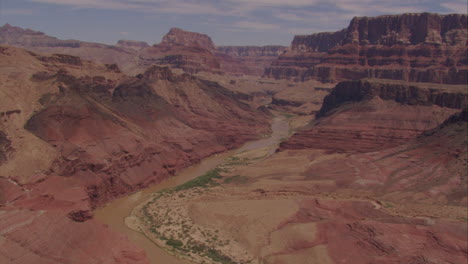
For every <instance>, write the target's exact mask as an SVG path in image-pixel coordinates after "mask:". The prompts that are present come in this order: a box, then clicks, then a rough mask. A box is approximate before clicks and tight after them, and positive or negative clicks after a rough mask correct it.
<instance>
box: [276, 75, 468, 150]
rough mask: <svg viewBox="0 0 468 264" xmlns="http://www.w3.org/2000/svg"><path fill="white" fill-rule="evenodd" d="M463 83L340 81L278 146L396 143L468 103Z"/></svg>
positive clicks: (341, 147)
mask: <svg viewBox="0 0 468 264" xmlns="http://www.w3.org/2000/svg"><path fill="white" fill-rule="evenodd" d="M467 96H468V95H467V91H466V87H465V86H463V85H462V86H450V85H443V86H441V85H431V84H421V83H406V82H399V81H382V80H375V79H374V80H361V81H345V82H341V83H339V84H338V85H337V86H336V87H335V88H334V89H333V90H332V91H331V93H330V94H329V95H327V96H326V97H325V99H324V102H323V105H322V108H321V109H320V111H319V112H318V114H317V116H318V117H319V118H317V119H316V120H315V121H313V122H312V123H311V124H310V125H309V126H308V127H306V128H304V129H303V130H302V131H300V132H298V133H296V134H295V135H294V136H293V137H292V138H291V139H290V140H288V141H287V142H284V143H283V144H282V145H281V148H282V149H307V148H318V149H327V150H330V151H351V152H368V151H376V150H380V149H383V148H388V147H394V146H397V145H400V144H403V143H405V142H407V141H408V140H410V139H413V138H416V137H417V136H418V135H420V134H422V133H423V132H424V131H426V130H429V129H433V128H435V127H437V126H439V125H440V124H441V123H442V122H444V121H445V120H446V119H447V118H448V117H449V116H450V115H452V114H454V113H456V112H460V111H461V109H463V108H466V107H467V102H468V97H467Z"/></svg>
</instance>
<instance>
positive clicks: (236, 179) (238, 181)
mask: <svg viewBox="0 0 468 264" xmlns="http://www.w3.org/2000/svg"><path fill="white" fill-rule="evenodd" d="M248 180H249V178H247V177H245V176H240V175H234V176H232V177H228V178H226V179H224V181H223V182H224V183H234V184H243V183H246V182H247V181H248Z"/></svg>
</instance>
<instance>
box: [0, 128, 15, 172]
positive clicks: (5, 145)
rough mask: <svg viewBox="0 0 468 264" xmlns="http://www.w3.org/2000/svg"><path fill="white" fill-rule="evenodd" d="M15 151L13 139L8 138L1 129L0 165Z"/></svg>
mask: <svg viewBox="0 0 468 264" xmlns="http://www.w3.org/2000/svg"><path fill="white" fill-rule="evenodd" d="M12 151H13V149H12V147H11V141H10V140H8V138H7V136H6V134H5V133H4V132H3V131H0V165H2V163H4V162H6V161H7V159H8V155H9V154H10V153H11V152H12Z"/></svg>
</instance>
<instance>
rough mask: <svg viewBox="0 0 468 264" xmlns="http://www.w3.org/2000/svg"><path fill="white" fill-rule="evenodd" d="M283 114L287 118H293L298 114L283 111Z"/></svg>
mask: <svg viewBox="0 0 468 264" xmlns="http://www.w3.org/2000/svg"><path fill="white" fill-rule="evenodd" d="M281 115H282V116H284V117H286V118H293V117H295V116H296V115H293V114H288V113H282V114H281Z"/></svg>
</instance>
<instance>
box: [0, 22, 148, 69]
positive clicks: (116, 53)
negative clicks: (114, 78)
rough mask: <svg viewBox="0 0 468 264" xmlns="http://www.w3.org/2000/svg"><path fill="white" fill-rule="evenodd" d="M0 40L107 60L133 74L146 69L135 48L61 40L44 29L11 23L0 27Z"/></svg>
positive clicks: (2, 42)
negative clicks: (140, 66)
mask: <svg viewBox="0 0 468 264" xmlns="http://www.w3.org/2000/svg"><path fill="white" fill-rule="evenodd" d="M0 44H4V45H12V46H16V47H21V48H25V49H28V50H32V51H35V52H41V53H49V54H53V53H60V54H69V55H74V56H79V57H81V58H83V59H85V60H93V61H97V62H100V63H105V64H117V65H119V67H120V68H121V69H122V70H123V71H125V72H128V73H132V74H133V73H136V72H139V71H142V70H143V69H141V68H139V67H138V65H137V64H136V63H135V60H136V59H137V57H138V56H137V54H136V51H135V50H134V49H133V48H129V47H123V46H112V45H105V44H99V43H90V42H84V41H79V40H61V39H57V38H55V37H51V36H48V35H45V34H44V33H43V32H39V31H34V30H31V29H22V28H20V27H14V26H11V25H9V24H6V25H4V26H3V27H0Z"/></svg>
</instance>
